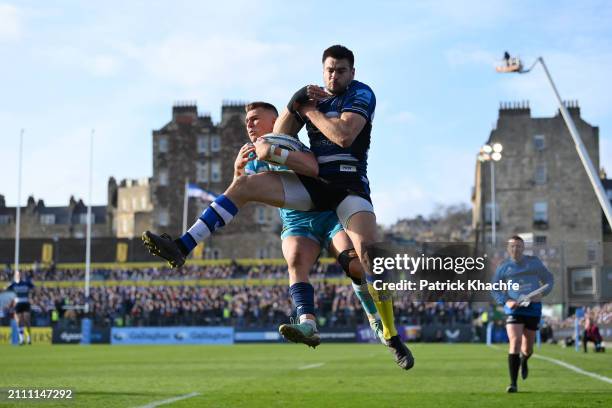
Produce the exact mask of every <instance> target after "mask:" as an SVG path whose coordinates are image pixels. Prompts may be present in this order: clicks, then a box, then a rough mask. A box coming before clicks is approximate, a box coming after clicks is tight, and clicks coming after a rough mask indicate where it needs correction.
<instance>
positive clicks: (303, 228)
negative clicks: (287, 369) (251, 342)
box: [234, 102, 384, 347]
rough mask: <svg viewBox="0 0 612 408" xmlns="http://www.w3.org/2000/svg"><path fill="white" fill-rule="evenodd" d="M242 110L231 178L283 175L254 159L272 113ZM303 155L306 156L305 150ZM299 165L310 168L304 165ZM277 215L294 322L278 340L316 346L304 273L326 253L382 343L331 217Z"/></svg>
mask: <svg viewBox="0 0 612 408" xmlns="http://www.w3.org/2000/svg"><path fill="white" fill-rule="evenodd" d="M245 110H246V127H247V132H248V135H249V139H250V140H251V142H252V143H247V144H245V145H244V146H243V147H242V148H241V149H240V152H239V153H238V156H237V158H236V162H235V163H234V177H240V176H242V175H244V174H246V175H251V174H257V173H261V172H265V171H283V170H288V168H287V167H285V166H281V165H272V164H269V163H268V162H265V161H262V160H257V159H255V155H254V152H255V148H256V147H255V145H253V143H256V141H257V139H258V138H259V137H260V136H263V135H265V134H268V133H271V132H272V128H273V125H274V121H275V120H276V118H277V116H278V112H277V110H276V108H275V107H274V106H273V105H271V104H269V103H265V102H254V103H251V104H248V105H247V106H246V108H245ZM304 153H310V152H309V150H308V149H307V148H306V147H304ZM305 165H311V164H310V163H309V162H308V161H305ZM315 173H316V169H315ZM279 211H280V217H281V220H282V222H283V229H282V233H281V239H282V250H283V256H284V257H285V259H286V260H287V265H288V269H289V285H290V287H289V291H290V293H291V297H292V299H293V302H294V304H295V306H296V312H297V316H298V318H299V322H298V323H296V324H283V325H281V326H280V327H279V331H280V333H281V334H282V335H283V337H285V338H286V339H287V340H290V341H293V342H296V343H304V344H307V345H308V346H311V347H316V346H318V345H319V344H320V342H321V340H320V337H319V333H318V330H317V325H316V319H315V305H314V296H313V294H314V288H313V286H312V285H311V284H310V283H309V279H308V274H309V272H310V270H311V268H312V266H313V265H314V263H315V262H316V260H317V259H318V257H319V254H320V252H321V249H322V248H328V249H329V251H330V253H332V254H334V256H335V257H336V258H337V259H338V262H339V263H340V265H341V266H342V268H343V269H344V271H345V272H346V274H347V275H348V276H349V277H350V278H351V280H352V281H353V289H354V290H355V294H356V296H357V297H358V299H359V301H360V302H361V305H362V307H363V309H364V311H365V312H366V315H367V317H368V321H369V322H370V327H371V328H372V330H373V331H374V332H375V333H376V335H377V336H378V338H379V339H380V340H381V341H383V340H384V338H383V325H382V322H381V320H380V317H379V315H378V311H377V309H376V305H375V303H374V300H373V299H372V296H371V295H370V293H369V292H368V285H367V282H366V279H365V272H364V270H363V268H362V266H361V263H360V262H359V259H358V257H357V254H356V252H355V250H354V249H353V245H352V243H351V241H350V239H349V237H348V235H347V234H346V232H345V231H344V229H343V228H342V225H341V224H340V221H339V220H338V216H337V215H336V213H335V212H334V211H323V212H314V211H313V212H309V211H308V212H307V211H298V210H290V209H283V208H281V209H279Z"/></svg>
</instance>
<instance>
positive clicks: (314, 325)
mask: <svg viewBox="0 0 612 408" xmlns="http://www.w3.org/2000/svg"><path fill="white" fill-rule="evenodd" d="M300 323H306V324H309V325H311V326H312V328H313V329H315V330H317V323H316V322H315V321H314V320H312V319H309V318H308V317H306V315H300Z"/></svg>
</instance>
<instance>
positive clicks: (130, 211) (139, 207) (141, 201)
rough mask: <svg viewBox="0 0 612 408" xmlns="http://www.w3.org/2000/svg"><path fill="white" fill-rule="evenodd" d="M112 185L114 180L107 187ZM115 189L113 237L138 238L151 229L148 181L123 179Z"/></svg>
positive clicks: (151, 209) (151, 205)
mask: <svg viewBox="0 0 612 408" xmlns="http://www.w3.org/2000/svg"><path fill="white" fill-rule="evenodd" d="M113 183H114V179H111V180H109V185H112V184H113ZM115 188H116V202H115V200H113V207H114V217H113V235H114V236H115V237H117V238H134V237H139V236H140V234H141V233H142V231H145V230H147V229H151V228H152V214H153V204H152V203H151V186H150V179H149V178H142V179H135V180H132V179H125V180H122V181H121V182H120V183H119V185H118V186H116V187H115Z"/></svg>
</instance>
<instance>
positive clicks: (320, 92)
mask: <svg viewBox="0 0 612 408" xmlns="http://www.w3.org/2000/svg"><path fill="white" fill-rule="evenodd" d="M306 95H308V97H309V98H310V99H312V100H314V101H316V102H318V101H321V100H323V99H328V98H329V97H331V96H332V94H331V93H329V92H328V91H327V90H326V89H325V88H322V87H320V86H318V85H308V86H307V87H306Z"/></svg>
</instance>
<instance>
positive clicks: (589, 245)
mask: <svg viewBox="0 0 612 408" xmlns="http://www.w3.org/2000/svg"><path fill="white" fill-rule="evenodd" d="M566 107H567V108H568V111H569V113H570V115H571V117H572V118H573V120H574V122H575V124H576V127H577V129H578V131H579V133H580V135H581V137H582V140H583V142H584V145H585V147H586V149H587V151H588V154H589V156H590V158H591V160H592V162H593V165H594V166H595V168H599V129H598V127H596V126H592V125H591V124H589V123H587V122H586V121H585V120H584V119H583V118H582V117H581V116H580V108H579V106H578V103H577V102H572V103H567V104H566ZM486 143H487V144H489V145H492V144H494V143H501V144H502V146H503V151H502V158H501V160H499V161H497V162H492V161H490V162H480V161H477V163H476V179H475V188H474V192H473V196H472V203H473V227H474V230H475V232H476V240H477V242H478V244H480V245H481V246H484V247H487V248H490V247H491V242H492V228H491V227H492V219H493V218H495V223H496V224H495V225H496V230H497V231H496V241H497V252H499V253H501V252H503V250H504V246H505V243H506V239H507V238H508V237H509V236H511V235H514V234H520V235H521V236H523V237H524V238H526V240H527V243H528V245H529V246H533V251H534V253H536V254H537V255H539V256H541V257H543V258H546V260H547V261H548V263H549V265H554V266H553V268H552V269H555V273H556V274H557V279H558V283H559V284H558V285H556V287H555V291H556V294H557V295H558V297H559V298H560V299H561V298H562V299H565V300H567V301H569V302H570V303H572V302H575V303H579V302H581V301H599V300H602V299H603V298H604V297H605V296H606V294H605V293H604V290H603V286H604V285H609V284H610V283H611V282H610V280H609V279H608V276H607V273H604V270H605V268H604V251H605V250H606V248H607V249H608V250H610V249H612V248H609V247H607V245H604V225H603V223H602V211H601V208H600V206H599V203H598V201H597V197H596V195H595V193H594V190H593V187H592V185H591V183H590V181H589V179H588V176H587V174H586V171H585V169H584V167H583V165H582V163H581V161H580V159H579V156H578V154H577V152H576V147H575V145H574V142H573V141H572V138H571V135H570V133H569V131H568V129H567V126H566V124H565V122H564V120H563V117H562V116H561V114H560V112H557V114H556V115H555V116H554V117H551V118H534V117H531V111H530V109H529V106H528V104H527V103H505V104H502V105H501V106H500V109H499V117H498V120H497V125H496V128H495V129H493V130H492V131H491V134H490V135H489V138H488V140H487V141H486ZM492 163H494V164H492ZM492 165H494V166H495V180H494V181H495V196H496V197H495V208H496V211H495V217H493V216H492V196H491V166H492Z"/></svg>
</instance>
